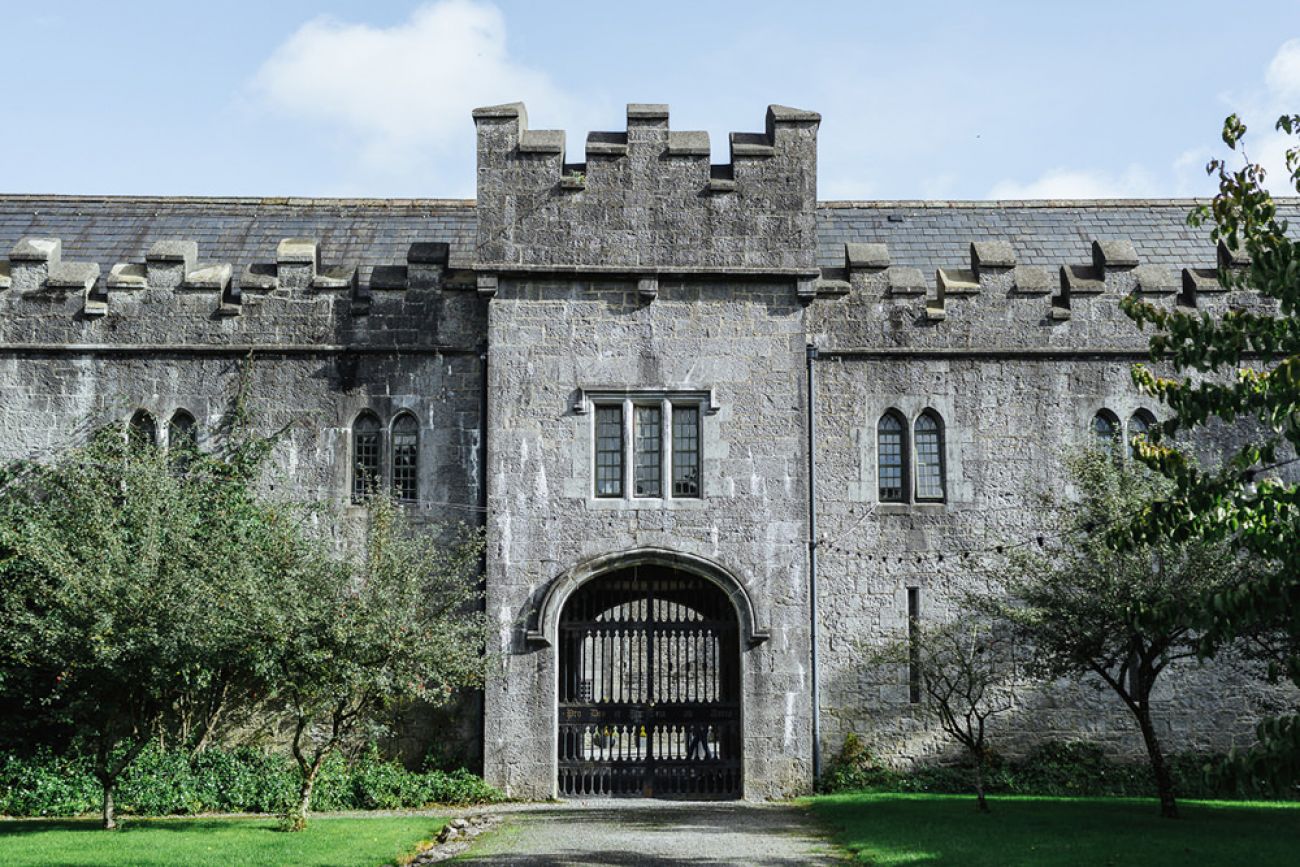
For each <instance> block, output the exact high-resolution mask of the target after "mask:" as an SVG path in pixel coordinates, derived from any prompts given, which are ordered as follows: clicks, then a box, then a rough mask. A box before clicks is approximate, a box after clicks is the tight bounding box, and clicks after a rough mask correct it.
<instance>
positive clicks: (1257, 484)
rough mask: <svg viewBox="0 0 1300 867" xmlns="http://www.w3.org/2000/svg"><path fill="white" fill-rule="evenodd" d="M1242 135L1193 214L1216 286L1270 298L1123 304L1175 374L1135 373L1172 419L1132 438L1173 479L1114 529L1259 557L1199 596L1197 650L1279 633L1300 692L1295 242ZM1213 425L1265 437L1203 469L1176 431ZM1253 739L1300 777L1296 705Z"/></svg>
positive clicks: (1293, 158)
mask: <svg viewBox="0 0 1300 867" xmlns="http://www.w3.org/2000/svg"><path fill="white" fill-rule="evenodd" d="M1276 126H1277V129H1279V130H1281V131H1282V132H1283V133H1285V134H1286V135H1287V136H1295V135H1296V134H1297V133H1300V115H1288V116H1283V117H1281V118H1280V119H1279V120H1278V121H1277V125H1276ZM1245 134H1246V126H1245V125H1244V124H1243V123H1241V121H1240V120H1239V119H1238V118H1237V116H1236V115H1232V116H1230V117H1228V118H1227V120H1226V121H1225V122H1224V126H1223V141H1224V144H1226V145H1227V146H1228V147H1229V148H1230V149H1232V150H1234V151H1238V152H1239V153H1240V154H1241V157H1242V164H1241V166H1240V167H1239V168H1236V169H1233V168H1231V167H1230V166H1229V165H1228V163H1227V162H1226V161H1225V160H1221V159H1215V160H1212V161H1211V162H1210V163H1209V165H1208V166H1207V172H1208V173H1209V174H1210V175H1211V176H1214V177H1216V178H1217V180H1218V193H1217V195H1215V197H1214V199H1213V201H1212V202H1211V203H1210V204H1208V205H1204V206H1201V207H1198V208H1197V209H1196V210H1195V211H1194V212H1193V213H1192V215H1191V216H1190V217H1189V222H1190V223H1191V224H1192V225H1193V226H1206V225H1209V226H1210V227H1211V229H1210V237H1211V239H1212V240H1214V241H1218V242H1220V244H1221V245H1222V246H1223V249H1224V250H1225V251H1226V252H1228V253H1229V254H1230V255H1231V257H1232V258H1235V259H1236V261H1237V263H1238V264H1237V266H1236V267H1232V264H1233V263H1232V262H1222V261H1221V265H1220V269H1219V275H1218V276H1219V282H1220V283H1221V284H1222V285H1223V286H1224V287H1225V288H1227V289H1230V290H1251V291H1253V292H1256V293H1258V295H1259V297H1260V298H1262V299H1263V300H1264V302H1265V306H1262V307H1260V306H1255V307H1254V308H1253V309H1252V308H1251V307H1249V306H1248V307H1246V308H1245V309H1230V310H1227V311H1225V312H1222V313H1220V314H1217V315H1210V314H1208V313H1204V312H1201V313H1198V312H1196V311H1188V310H1178V309H1167V308H1162V307H1159V306H1157V305H1153V304H1149V303H1144V302H1142V301H1140V300H1138V299H1136V298H1129V299H1126V300H1125V301H1124V303H1123V309H1124V312H1125V313H1127V314H1128V316H1129V317H1130V318H1132V319H1133V320H1134V321H1135V322H1136V323H1137V324H1138V325H1139V327H1145V326H1147V325H1150V326H1153V328H1154V331H1155V333H1154V334H1153V336H1152V337H1151V340H1150V355H1151V360H1152V362H1154V363H1160V364H1163V365H1166V366H1168V367H1171V368H1172V369H1173V370H1174V371H1175V373H1176V375H1174V376H1160V375H1157V374H1156V373H1155V372H1153V371H1152V370H1151V369H1150V368H1148V367H1146V366H1145V365H1138V366H1136V367H1135V368H1134V370H1133V379H1134V382H1135V383H1136V384H1137V385H1138V387H1139V388H1140V389H1142V390H1143V391H1144V392H1146V393H1147V394H1149V395H1152V396H1154V397H1156V398H1158V399H1159V400H1161V401H1163V402H1164V403H1166V404H1167V405H1168V406H1169V407H1170V408H1171V409H1172V410H1173V413H1174V414H1173V417H1172V418H1171V419H1170V421H1169V422H1167V423H1165V424H1164V425H1163V426H1162V427H1161V429H1160V430H1159V431H1157V433H1158V434H1162V435H1164V436H1162V437H1160V438H1155V437H1153V438H1152V440H1151V441H1146V440H1143V441H1140V442H1139V443H1138V444H1137V454H1138V457H1139V459H1140V460H1141V461H1142V462H1144V463H1145V464H1147V465H1148V466H1150V467H1152V468H1155V469H1156V470H1158V471H1159V472H1160V473H1161V474H1163V475H1164V476H1165V477H1167V478H1168V479H1169V480H1170V481H1171V482H1172V491H1171V493H1170V495H1169V496H1168V497H1167V498H1165V499H1164V500H1162V501H1158V502H1152V503H1150V504H1149V505H1148V506H1147V507H1146V509H1145V512H1144V515H1143V517H1142V520H1140V521H1137V522H1135V523H1134V524H1133V525H1132V526H1131V527H1129V528H1125V530H1124V532H1121V533H1118V534H1116V536H1117V541H1118V542H1119V543H1121V544H1127V543H1132V542H1136V543H1138V544H1141V543H1143V542H1145V541H1146V540H1148V539H1151V538H1155V537H1159V536H1161V535H1166V534H1167V535H1172V536H1174V537H1176V538H1191V537H1195V536H1205V537H1210V538H1216V539H1221V540H1224V541H1225V542H1226V543H1227V544H1229V545H1231V546H1232V547H1233V548H1234V549H1236V550H1238V551H1242V552H1245V553H1248V554H1249V555H1251V556H1252V557H1254V558H1255V559H1256V560H1257V561H1259V562H1260V563H1261V564H1263V567H1264V568H1262V569H1261V570H1259V571H1257V572H1255V573H1253V574H1251V575H1248V576H1243V577H1242V578H1241V579H1240V580H1236V581H1230V582H1227V583H1226V584H1225V585H1224V586H1222V587H1219V588H1218V589H1217V591H1216V592H1215V593H1213V594H1212V595H1211V596H1210V597H1209V598H1208V599H1207V600H1206V601H1205V604H1204V605H1203V606H1202V607H1201V615H1202V617H1201V620H1202V622H1203V624H1204V626H1205V632H1204V635H1203V642H1202V645H1201V650H1202V652H1203V653H1205V654H1213V653H1215V652H1216V651H1217V650H1218V649H1219V648H1221V647H1223V646H1224V645H1225V644H1228V643H1231V642H1233V641H1235V640H1237V639H1238V638H1239V637H1241V636H1243V635H1250V634H1268V633H1271V634H1272V636H1273V640H1272V641H1271V642H1270V646H1271V647H1272V648H1274V649H1275V650H1277V651H1278V653H1277V656H1276V664H1275V665H1274V666H1272V669H1271V671H1270V675H1271V676H1272V677H1274V678H1278V677H1281V676H1283V675H1285V676H1286V677H1287V678H1289V679H1290V681H1291V682H1292V683H1293V684H1295V685H1296V686H1300V489H1298V488H1297V484H1296V482H1295V479H1296V475H1295V473H1294V472H1291V471H1283V472H1278V471H1279V470H1283V465H1284V464H1291V463H1293V462H1294V460H1295V459H1294V457H1293V456H1294V454H1295V453H1296V451H1297V449H1300V317H1297V315H1296V314H1297V309H1298V308H1300V243H1297V241H1296V240H1295V238H1294V236H1293V235H1292V234H1290V233H1289V232H1290V229H1289V226H1288V223H1287V221H1286V220H1285V219H1283V218H1281V217H1280V216H1279V214H1278V209H1277V205H1276V203H1275V202H1274V201H1273V198H1272V196H1271V195H1270V194H1269V192H1268V190H1267V189H1266V188H1265V187H1264V181H1265V175H1264V170H1263V169H1262V168H1261V167H1260V166H1259V165H1257V164H1254V163H1252V162H1251V161H1250V159H1249V157H1248V156H1247V155H1246V153H1245V149H1244V145H1243V140H1244V136H1245ZM1286 166H1287V170H1288V172H1289V175H1290V176H1289V178H1288V179H1287V184H1288V186H1290V187H1293V188H1295V189H1296V190H1297V191H1300V148H1297V147H1291V148H1289V149H1288V150H1287V151H1286ZM1243 261H1244V263H1245V264H1244V266H1243V265H1242V264H1240V263H1242V262H1243ZM1214 420H1218V421H1221V422H1225V423H1229V424H1231V423H1234V422H1238V421H1251V422H1253V423H1254V424H1255V425H1256V428H1257V430H1256V431H1252V434H1254V433H1257V431H1258V430H1260V429H1262V431H1263V439H1262V440H1258V439H1257V438H1256V437H1255V436H1254V435H1252V436H1250V437H1243V438H1242V441H1243V442H1244V443H1245V444H1244V445H1242V446H1241V447H1240V448H1239V449H1237V450H1236V451H1235V452H1234V453H1232V454H1230V455H1229V456H1228V457H1227V459H1226V460H1224V461H1223V463H1222V464H1221V465H1220V466H1216V467H1211V468H1208V469H1202V468H1199V467H1198V466H1197V465H1196V464H1195V463H1194V462H1193V461H1192V460H1190V458H1189V456H1188V454H1187V451H1186V449H1184V448H1180V447H1178V446H1177V445H1176V444H1172V443H1170V442H1169V437H1170V436H1172V435H1173V434H1175V433H1178V432H1180V431H1183V432H1188V431H1195V430H1197V429H1198V428H1204V427H1205V426H1206V425H1207V424H1209V423H1210V422H1211V421H1214ZM1288 455H1290V456H1292V457H1288ZM1285 476H1289V477H1290V481H1285V480H1284V478H1285ZM1257 733H1258V738H1259V745H1258V747H1257V748H1255V749H1254V750H1252V751H1251V752H1250V753H1248V754H1247V755H1245V756H1244V757H1243V762H1242V765H1241V767H1242V770H1244V771H1246V772H1247V773H1249V775H1250V776H1251V777H1253V778H1255V779H1263V780H1267V781H1270V782H1272V783H1273V784H1275V785H1281V784H1284V783H1288V782H1294V781H1295V780H1298V779H1300V713H1292V714H1290V715H1283V716H1280V717H1276V718H1273V719H1268V720H1265V721H1263V722H1262V723H1261V724H1260V726H1259V728H1258V732H1257Z"/></svg>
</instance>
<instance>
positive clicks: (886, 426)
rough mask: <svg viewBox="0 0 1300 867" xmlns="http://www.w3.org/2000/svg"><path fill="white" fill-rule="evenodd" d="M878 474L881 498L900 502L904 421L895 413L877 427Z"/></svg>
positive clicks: (886, 500) (889, 414)
mask: <svg viewBox="0 0 1300 867" xmlns="http://www.w3.org/2000/svg"><path fill="white" fill-rule="evenodd" d="M876 449H877V455H878V461H877V463H878V467H877V474H878V476H879V481H880V500H881V502H883V503H898V502H902V499H903V423H902V420H900V419H899V418H898V416H896V415H895V414H894V413H892V412H891V413H887V414H885V416H884V417H882V418H881V419H880V424H879V426H878V427H877V429H876Z"/></svg>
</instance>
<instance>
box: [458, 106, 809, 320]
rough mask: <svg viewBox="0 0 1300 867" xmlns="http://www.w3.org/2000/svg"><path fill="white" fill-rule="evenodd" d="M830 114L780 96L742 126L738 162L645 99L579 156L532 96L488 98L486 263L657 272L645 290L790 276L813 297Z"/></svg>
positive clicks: (500, 269) (481, 228)
mask: <svg viewBox="0 0 1300 867" xmlns="http://www.w3.org/2000/svg"><path fill="white" fill-rule="evenodd" d="M820 121H821V118H820V115H818V114H816V113H814V112H809V111H800V110H798V109H792V108H786V107H784V106H775V105H774V106H770V107H769V108H768V110H767V123H766V128H765V130H764V131H763V132H759V133H732V134H731V137H730V147H731V154H730V161H729V162H727V163H725V164H722V165H713V164H711V163H710V145H709V136H708V133H706V132H689V131H679V130H672V129H670V128H669V125H668V107H667V106H664V105H655V104H633V105H629V106H628V108H627V128H626V130H625V131H623V132H593V133H591V134H590V135H588V137H587V141H586V149H585V154H584V159H583V161H582V162H568V161H566V155H565V152H564V134H563V133H562V132H559V131H553V130H533V129H529V127H528V115H527V112H526V111H525V109H524V106H523V104H522V103H510V104H507V105H498V106H491V107H488V108H480V109H476V110H475V112H474V122H475V124H476V126H477V128H478V205H477V217H478V235H477V244H476V255H475V268H476V270H478V271H480V272H483V273H485V274H499V273H510V272H552V273H592V274H622V275H628V276H630V277H635V278H637V279H641V278H650V279H651V282H647V283H644V284H642V285H639V288H638V291H639V292H640V293H641V295H642V297H643V298H652V297H654V295H655V291H656V285H655V283H654V282H653V278H656V277H658V276H659V275H671V274H692V273H696V274H715V275H716V274H731V275H766V276H782V277H790V278H794V279H796V280H797V281H802V282H803V285H802V287H801V288H803V290H804V292H803V294H805V295H808V296H811V294H812V292H813V285H814V282H815V278H816V275H817V266H816V246H817V243H816V242H817V239H816V233H817V227H816V204H817V203H816V199H817V128H818V125H819V123H820ZM492 287H493V284H492V283H491V281H490V280H489V281H486V282H485V283H481V284H480V289H481V290H482V291H484V292H485V293H487V294H490V292H491V291H492Z"/></svg>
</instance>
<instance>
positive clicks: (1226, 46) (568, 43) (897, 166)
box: [0, 0, 1300, 199]
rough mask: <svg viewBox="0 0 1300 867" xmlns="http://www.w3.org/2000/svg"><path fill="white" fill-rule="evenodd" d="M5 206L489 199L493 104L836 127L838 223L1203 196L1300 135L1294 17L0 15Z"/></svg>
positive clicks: (589, 118) (265, 3)
mask: <svg viewBox="0 0 1300 867" xmlns="http://www.w3.org/2000/svg"><path fill="white" fill-rule="evenodd" d="M4 7H5V8H4V14H3V20H4V21H5V24H6V27H5V30H6V35H5V39H4V49H3V57H4V60H3V62H4V68H5V77H6V79H7V82H8V85H9V86H8V88H7V94H8V99H7V106H6V115H7V124H6V134H5V135H4V136H3V137H0V192H11V193H12V192H28V193H85V194H92V193H115V194H166V195H267V196H271V195H303V196H398V197H408V196H412V197H413V196H442V197H468V196H472V195H473V192H474V152H473V146H474V130H473V124H472V122H471V119H470V115H469V112H470V109H472V108H473V107H474V106H475V105H482V104H490V103H495V102H507V101H513V100H515V99H521V98H522V99H524V100H525V101H526V102H527V104H528V109H529V116H530V122H531V125H532V126H533V127H535V128H562V129H566V130H567V131H568V136H569V138H568V141H569V152H570V155H571V156H570V159H572V160H579V159H581V148H582V142H583V140H584V138H585V133H586V130H588V129H621V128H622V127H623V123H624V105H625V104H626V103H628V102H667V103H669V104H670V105H671V106H672V125H673V127H674V128H676V129H706V130H708V131H709V133H710V134H711V137H712V144H713V153H714V159H715V161H723V160H725V159H726V133H727V132H728V131H731V130H751V129H761V128H762V123H763V113H764V110H765V108H766V106H767V105H768V104H769V103H773V102H775V103H784V104H788V105H793V106H797V107H799V108H810V109H815V110H817V111H820V112H821V113H822V115H823V122H822V127H821V150H820V164H819V195H820V197H821V198H823V199H847V198H853V199H867V198H872V199H902V198H909V199H910V198H947V199H986V198H1042V197H1052V198H1073V197H1109V196H1185V195H1195V194H1204V193H1206V192H1207V191H1209V190H1210V189H1211V188H1210V187H1209V185H1208V182H1207V180H1206V179H1205V177H1204V173H1203V170H1202V167H1203V166H1204V163H1205V161H1206V159H1207V158H1208V157H1210V156H1211V155H1213V154H1215V153H1217V152H1218V151H1220V150H1221V149H1222V148H1221V146H1219V144H1218V137H1217V136H1218V130H1219V127H1220V125H1221V122H1222V119H1223V116H1224V115H1225V114H1227V113H1228V112H1229V111H1240V112H1243V113H1244V114H1245V116H1246V119H1247V121H1248V123H1250V124H1251V126H1252V130H1253V131H1254V132H1253V134H1252V135H1251V136H1250V137H1248V142H1249V143H1250V144H1251V147H1252V149H1253V155H1255V156H1256V157H1257V158H1260V159H1262V160H1263V161H1265V163H1266V165H1269V164H1271V165H1272V166H1273V167H1274V168H1275V171H1274V180H1275V183H1274V187H1275V190H1276V189H1278V187H1279V186H1280V185H1279V184H1278V183H1277V180H1278V179H1279V178H1280V177H1281V172H1280V157H1278V156H1277V154H1280V150H1281V141H1280V139H1279V138H1278V136H1276V135H1274V134H1271V133H1270V132H1269V130H1270V129H1271V121H1270V117H1271V116H1275V115H1276V114H1277V113H1279V112H1281V111H1284V110H1287V111H1292V112H1300V4H1298V3H1297V2H1296V0H1286V2H1240V3H1236V4H1230V3H1226V2H1219V3H1203V2H1189V0H1184V2H1134V0H1129V2H1123V3H1120V2H1108V0H1091V2H1079V3H1069V4H1065V3H1050V2H1042V0H1040V2H1037V3H1029V2H1024V3H1021V2H1002V3H998V2H992V0H985V2H980V3H974V2H971V3H939V2H934V3H928V2H909V3H903V2H890V3H868V2H857V3H847V2H846V3H838V2H815V0H804V2H799V3H795V2H789V0H787V2H771V3H769V2H761V0H751V2H744V3H709V2H705V0H695V2H673V0H655V2H653V3H652V2H640V3H635V4H633V3H618V2H612V0H602V2H558V0H557V2H514V0H496V2H480V0H434V2H426V3H420V2H382V0H371V2H364V3H346V2H313V3H307V2H297V0H261V2H257V3H251V2H240V0H225V2H221V3H180V2H176V0H171V2H166V3H146V2H126V0H124V2H121V3H105V2H102V0H100V2H58V0H42V2H40V3H33V2H23V3H17V2H5V3H4Z"/></svg>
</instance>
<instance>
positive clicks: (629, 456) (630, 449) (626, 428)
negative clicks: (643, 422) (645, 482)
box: [623, 397, 636, 498]
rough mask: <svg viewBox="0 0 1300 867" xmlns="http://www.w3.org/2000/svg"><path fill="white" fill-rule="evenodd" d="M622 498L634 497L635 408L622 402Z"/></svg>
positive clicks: (626, 402)
mask: <svg viewBox="0 0 1300 867" xmlns="http://www.w3.org/2000/svg"><path fill="white" fill-rule="evenodd" d="M623 455H624V458H623V496H624V497H628V498H631V497H635V496H636V406H635V405H634V404H633V403H632V399H631V398H630V397H629V398H626V399H625V400H624V401H623Z"/></svg>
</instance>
